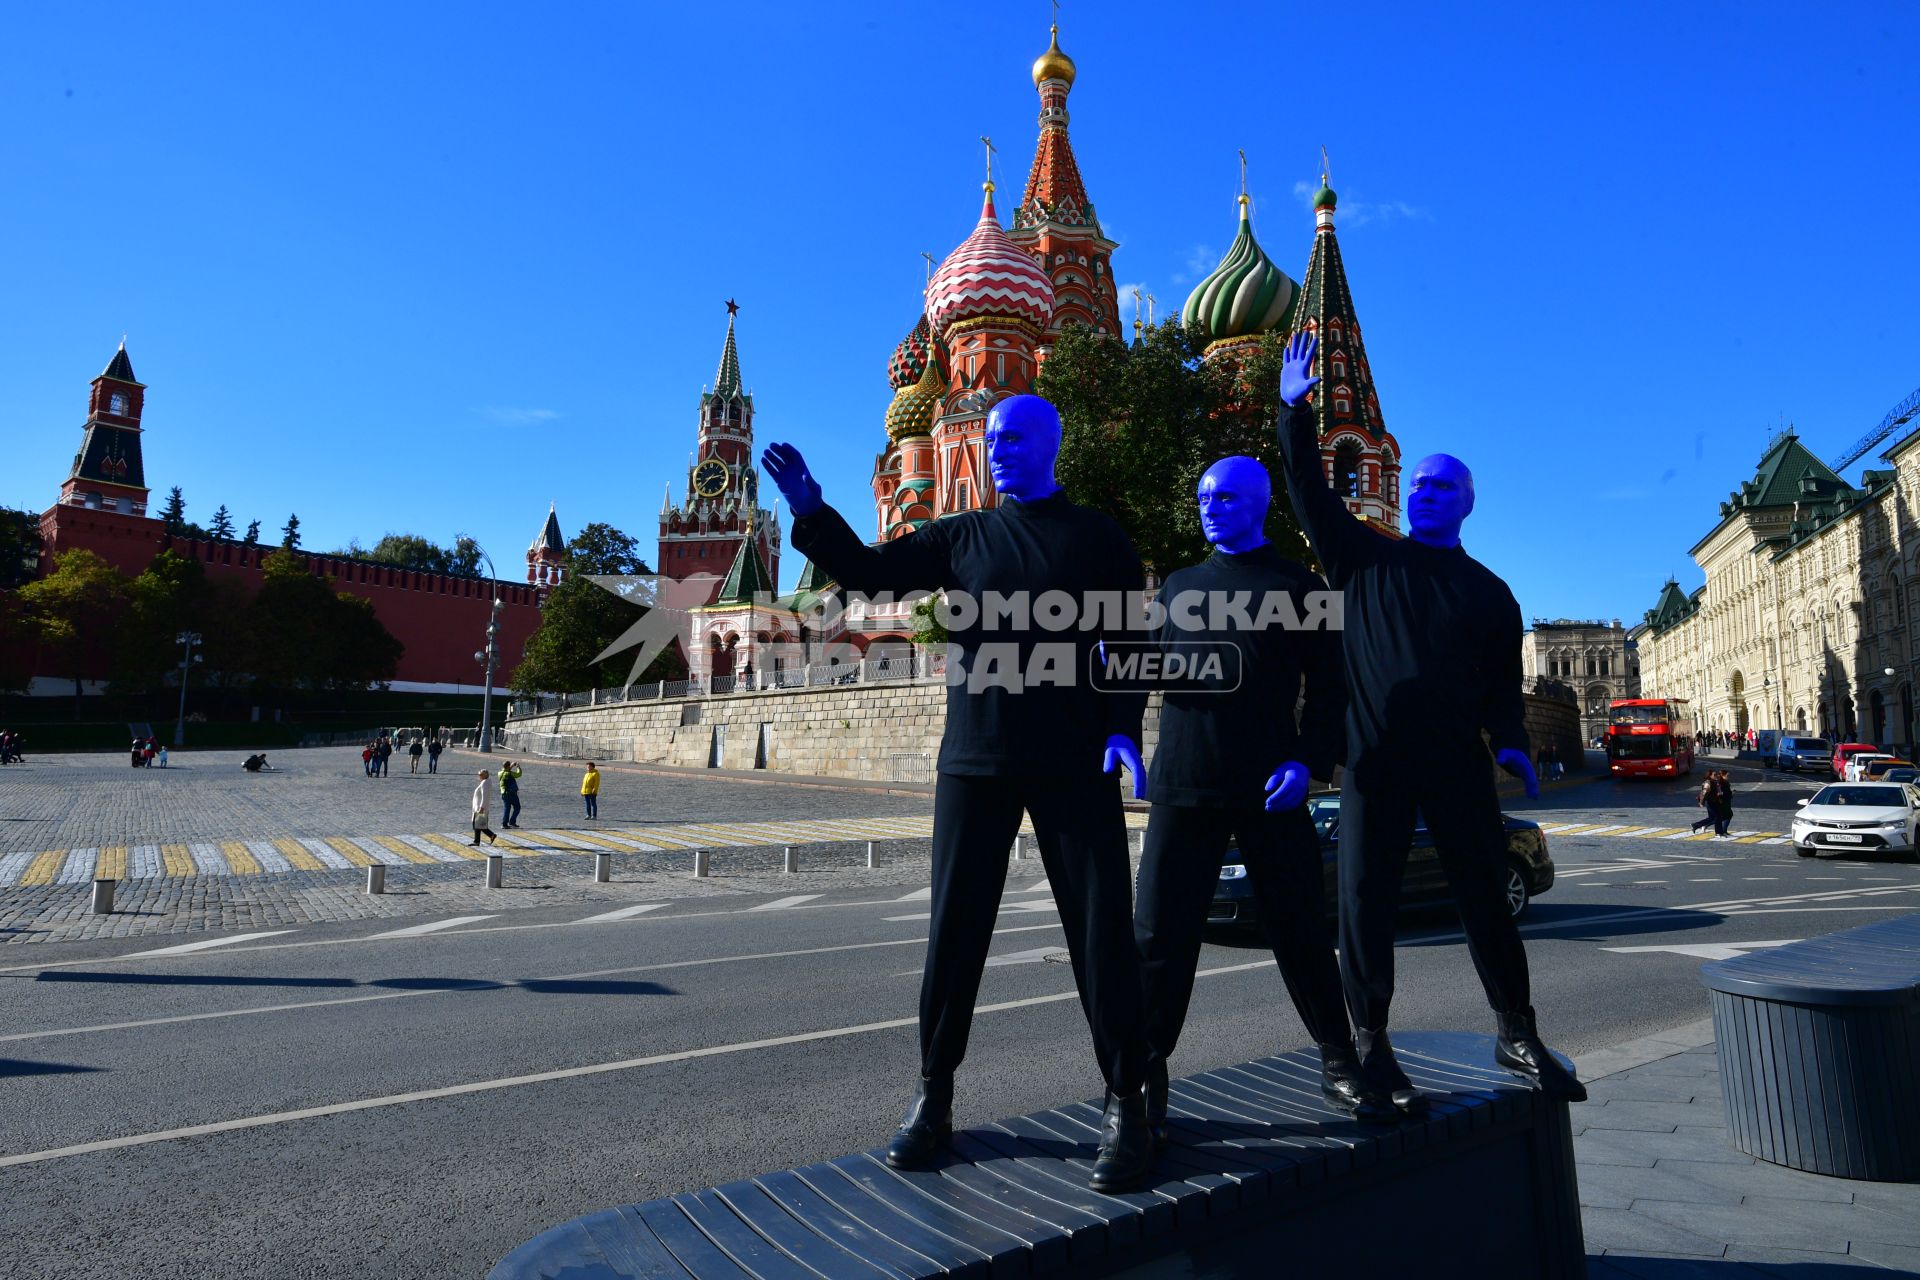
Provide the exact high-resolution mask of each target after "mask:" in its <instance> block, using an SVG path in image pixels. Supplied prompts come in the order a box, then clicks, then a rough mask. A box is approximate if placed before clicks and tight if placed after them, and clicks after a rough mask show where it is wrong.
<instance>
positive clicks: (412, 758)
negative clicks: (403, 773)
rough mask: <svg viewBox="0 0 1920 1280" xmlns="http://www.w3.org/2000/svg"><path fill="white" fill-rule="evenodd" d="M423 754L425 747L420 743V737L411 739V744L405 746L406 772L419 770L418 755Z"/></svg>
mask: <svg viewBox="0 0 1920 1280" xmlns="http://www.w3.org/2000/svg"><path fill="white" fill-rule="evenodd" d="M425 754H426V748H425V747H423V746H421V745H420V739H418V738H415V739H414V740H413V745H412V746H410V747H408V748H407V772H408V773H418V772H420V757H421V756H423V755H425Z"/></svg>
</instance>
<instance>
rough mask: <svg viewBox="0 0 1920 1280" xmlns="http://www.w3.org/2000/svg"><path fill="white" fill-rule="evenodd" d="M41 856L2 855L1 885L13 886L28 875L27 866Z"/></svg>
mask: <svg viewBox="0 0 1920 1280" xmlns="http://www.w3.org/2000/svg"><path fill="white" fill-rule="evenodd" d="M38 856H39V855H38V854H34V853H9V854H0V884H13V883H15V882H16V881H18V880H19V879H20V877H21V876H23V875H25V874H26V871H27V864H28V863H29V862H32V861H33V860H34V859H35V858H37V857H38Z"/></svg>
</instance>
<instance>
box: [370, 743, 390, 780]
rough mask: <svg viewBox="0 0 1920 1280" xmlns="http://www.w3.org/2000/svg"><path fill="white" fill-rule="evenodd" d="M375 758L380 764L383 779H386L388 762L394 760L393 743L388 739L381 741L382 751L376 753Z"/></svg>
mask: <svg viewBox="0 0 1920 1280" xmlns="http://www.w3.org/2000/svg"><path fill="white" fill-rule="evenodd" d="M374 757H375V758H376V759H377V760H378V761H379V763H380V776H381V777H383V778H384V777H386V776H387V761H389V760H391V759H392V758H393V743H392V742H391V741H390V740H389V739H386V738H382V739H380V749H379V750H378V751H376V752H374Z"/></svg>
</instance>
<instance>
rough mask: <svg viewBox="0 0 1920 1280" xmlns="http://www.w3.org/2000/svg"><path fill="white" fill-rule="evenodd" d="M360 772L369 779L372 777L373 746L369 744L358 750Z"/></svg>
mask: <svg viewBox="0 0 1920 1280" xmlns="http://www.w3.org/2000/svg"><path fill="white" fill-rule="evenodd" d="M360 772H362V773H364V774H366V775H367V776H368V777H369V778H371V777H372V776H373V744H372V743H371V742H369V743H368V744H367V745H366V746H364V747H362V748H360Z"/></svg>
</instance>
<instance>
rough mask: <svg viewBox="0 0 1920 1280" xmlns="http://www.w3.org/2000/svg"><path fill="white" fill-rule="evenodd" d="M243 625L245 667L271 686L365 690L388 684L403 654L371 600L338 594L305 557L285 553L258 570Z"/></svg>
mask: <svg viewBox="0 0 1920 1280" xmlns="http://www.w3.org/2000/svg"><path fill="white" fill-rule="evenodd" d="M245 625H246V632H247V638H248V661H247V664H246V665H247V666H248V667H249V668H251V670H252V671H253V673H254V675H255V676H256V677H257V678H258V679H259V680H260V681H261V682H262V683H264V684H266V685H268V686H269V687H271V688H275V689H325V688H332V689H349V688H365V687H366V686H367V685H369V684H372V683H376V682H379V681H383V680H391V679H392V678H393V674H394V671H395V670H396V669H397V668H398V665H399V662H400V655H401V653H402V652H403V649H404V647H403V646H402V645H401V643H400V641H399V640H397V639H395V638H394V636H393V634H392V633H391V632H389V631H388V630H387V629H386V627H384V626H382V625H381V623H380V620H379V618H377V617H376V616H375V615H374V611H373V603H372V602H371V601H369V600H367V599H365V598H363V597H361V596H356V595H351V594H348V593H345V592H342V593H339V594H336V593H335V592H334V590H333V588H332V587H331V586H329V585H328V583H327V581H326V579H324V578H321V577H318V576H316V575H315V574H313V573H312V572H310V571H309V569H308V566H307V562H306V560H305V559H303V558H302V557H300V556H297V555H295V554H293V553H292V552H290V551H286V550H280V551H275V552H273V553H272V554H270V555H268V556H267V558H266V560H265V561H264V562H263V564H262V565H261V583H260V590H259V592H258V593H257V594H256V595H255V596H254V598H253V600H252V602H251V603H250V604H249V605H248V607H247V612H246V622H245Z"/></svg>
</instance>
